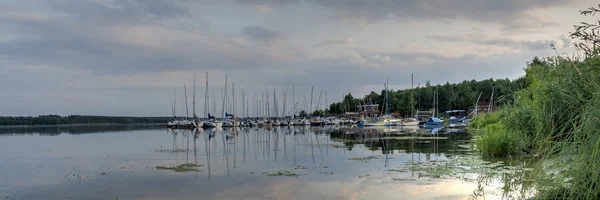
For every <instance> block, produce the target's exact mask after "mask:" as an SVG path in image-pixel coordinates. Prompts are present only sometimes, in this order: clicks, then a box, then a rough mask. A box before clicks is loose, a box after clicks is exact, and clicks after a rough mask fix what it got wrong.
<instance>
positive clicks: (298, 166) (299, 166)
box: [294, 165, 306, 169]
mask: <svg viewBox="0 0 600 200" xmlns="http://www.w3.org/2000/svg"><path fill="white" fill-rule="evenodd" d="M294 169H306V167H304V166H301V165H296V166H294Z"/></svg>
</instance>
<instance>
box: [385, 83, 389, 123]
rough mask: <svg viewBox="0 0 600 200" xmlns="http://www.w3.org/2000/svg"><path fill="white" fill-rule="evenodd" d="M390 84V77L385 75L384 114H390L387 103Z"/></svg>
mask: <svg viewBox="0 0 600 200" xmlns="http://www.w3.org/2000/svg"><path fill="white" fill-rule="evenodd" d="M389 85H390V77H387V78H386V80H385V114H386V115H390V105H389V101H390V96H389V93H390V90H389V89H388V87H389Z"/></svg>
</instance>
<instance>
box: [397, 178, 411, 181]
mask: <svg viewBox="0 0 600 200" xmlns="http://www.w3.org/2000/svg"><path fill="white" fill-rule="evenodd" d="M392 180H395V181H416V179H412V178H392Z"/></svg>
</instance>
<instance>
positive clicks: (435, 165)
mask: <svg viewBox="0 0 600 200" xmlns="http://www.w3.org/2000/svg"><path fill="white" fill-rule="evenodd" d="M387 171H389V172H408V171H411V172H418V175H419V178H422V177H428V178H457V179H461V180H464V181H477V180H476V179H475V178H468V177H465V175H467V174H485V175H486V176H488V177H499V176H503V175H509V176H510V175H515V174H518V173H523V172H527V171H531V169H529V168H524V167H514V166H505V165H504V162H501V161H500V162H493V163H492V162H488V161H484V160H481V159H480V158H478V157H476V156H459V157H454V158H451V159H448V160H432V161H428V162H422V163H421V162H407V163H406V167H405V168H400V169H390V170H387Z"/></svg>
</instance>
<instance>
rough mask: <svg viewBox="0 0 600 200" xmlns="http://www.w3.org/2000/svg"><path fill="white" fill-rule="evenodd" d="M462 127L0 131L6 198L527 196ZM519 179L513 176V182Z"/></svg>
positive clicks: (509, 163) (520, 166)
mask: <svg viewBox="0 0 600 200" xmlns="http://www.w3.org/2000/svg"><path fill="white" fill-rule="evenodd" d="M473 140H474V136H472V135H471V134H469V133H468V132H466V131H465V130H460V129H437V128H435V129H423V128H403V127H396V128H365V129H360V128H357V127H344V126H328V127H304V126H302V127H275V128H223V129H220V128H219V129H206V130H203V129H199V130H168V129H161V128H158V127H154V126H73V127H40V128H0V147H1V150H0V180H1V181H0V195H1V197H2V199H4V198H6V199H15V200H20V199H120V200H123V199H146V200H150V199H302V200H305V199H483V198H485V199H510V198H515V199H519V198H524V197H526V196H528V195H529V194H530V192H529V188H528V187H527V186H526V184H523V183H522V181H521V180H523V179H522V177H523V176H525V174H526V173H527V172H528V171H530V169H529V168H527V167H525V166H527V163H525V162H524V161H521V160H486V159H482V158H481V157H480V156H479V155H478V154H477V153H476V152H474V150H473V145H474V143H473ZM520 177H521V178H520Z"/></svg>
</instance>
